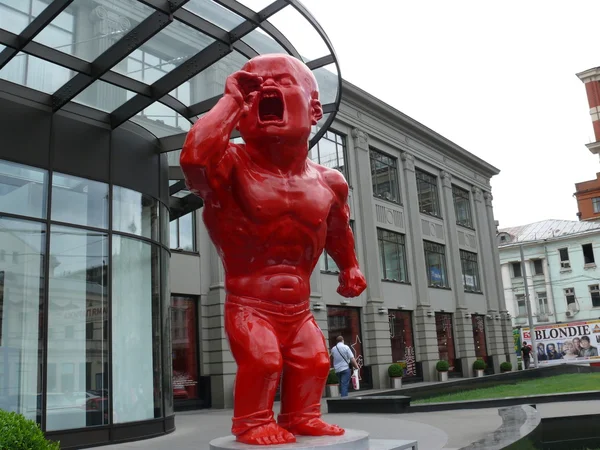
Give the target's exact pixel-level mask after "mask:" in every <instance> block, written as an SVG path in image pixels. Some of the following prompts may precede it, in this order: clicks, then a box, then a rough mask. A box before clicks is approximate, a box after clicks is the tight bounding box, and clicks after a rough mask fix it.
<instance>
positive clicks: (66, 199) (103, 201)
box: [51, 172, 108, 228]
mask: <svg viewBox="0 0 600 450" xmlns="http://www.w3.org/2000/svg"><path fill="white" fill-rule="evenodd" d="M51 218H52V220H55V221H57V222H66V223H72V224H76V225H83V226H89V227H96V228H108V184H106V183H100V182H99V181H92V180H88V179H85V178H79V177H74V176H71V175H64V174H60V173H57V172H54V173H53V174H52V213H51Z"/></svg>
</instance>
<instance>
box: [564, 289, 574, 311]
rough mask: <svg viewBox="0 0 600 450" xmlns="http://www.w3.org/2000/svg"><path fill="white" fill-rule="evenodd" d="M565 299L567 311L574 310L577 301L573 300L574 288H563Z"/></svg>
mask: <svg viewBox="0 0 600 450" xmlns="http://www.w3.org/2000/svg"><path fill="white" fill-rule="evenodd" d="M565 301H566V302H567V309H568V310H569V311H575V310H576V309H577V302H576V301H575V288H567V289H565Z"/></svg>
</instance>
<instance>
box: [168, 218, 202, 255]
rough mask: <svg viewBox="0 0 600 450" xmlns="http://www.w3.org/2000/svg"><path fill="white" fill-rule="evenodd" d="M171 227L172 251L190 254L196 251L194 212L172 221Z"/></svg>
mask: <svg viewBox="0 0 600 450" xmlns="http://www.w3.org/2000/svg"><path fill="white" fill-rule="evenodd" d="M170 226H171V232H170V243H171V248H172V249H176V250H184V251H188V252H194V251H196V242H195V239H194V213H193V212H191V213H188V214H186V215H184V216H181V217H180V218H178V219H175V220H173V221H171V223H170Z"/></svg>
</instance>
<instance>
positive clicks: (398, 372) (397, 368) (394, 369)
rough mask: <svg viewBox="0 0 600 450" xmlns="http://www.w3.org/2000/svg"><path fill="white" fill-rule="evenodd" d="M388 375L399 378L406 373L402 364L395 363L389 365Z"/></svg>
mask: <svg viewBox="0 0 600 450" xmlns="http://www.w3.org/2000/svg"><path fill="white" fill-rule="evenodd" d="M388 375H389V376H390V378H398V377H402V375H404V369H403V368H402V366H401V365H400V364H397V363H394V364H391V365H390V367H388Z"/></svg>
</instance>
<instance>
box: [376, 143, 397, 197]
mask: <svg viewBox="0 0 600 450" xmlns="http://www.w3.org/2000/svg"><path fill="white" fill-rule="evenodd" d="M369 157H370V160H371V181H372V183H373V195H374V196H375V197H378V198H383V199H385V200H389V201H390V202H394V203H400V184H399V178H398V160H397V159H396V158H394V157H392V156H389V155H386V154H385V153H382V152H380V151H378V150H374V149H372V148H371V149H369Z"/></svg>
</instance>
